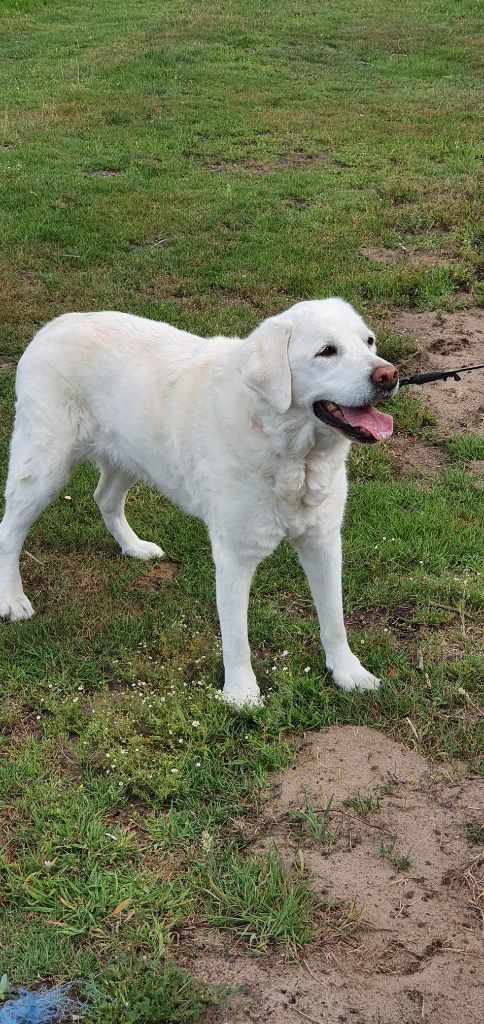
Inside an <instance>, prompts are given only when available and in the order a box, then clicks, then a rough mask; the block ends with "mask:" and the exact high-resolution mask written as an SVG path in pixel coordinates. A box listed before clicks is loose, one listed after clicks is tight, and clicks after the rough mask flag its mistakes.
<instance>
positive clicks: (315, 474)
mask: <svg viewBox="0 0 484 1024" xmlns="http://www.w3.org/2000/svg"><path fill="white" fill-rule="evenodd" d="M273 495H274V509H275V512H276V515H277V517H278V519H279V521H280V523H281V525H282V526H283V528H284V530H285V533H286V535H287V536H293V537H296V536H299V535H300V534H301V533H304V532H305V530H307V529H308V528H310V527H311V525H312V524H313V523H316V522H320V521H321V519H326V520H327V521H332V520H334V519H336V518H339V517H340V516H341V514H342V511H343V507H344V502H345V498H346V470H345V464H344V461H343V460H342V459H340V458H339V459H338V460H336V459H333V458H328V456H327V454H326V453H321V452H318V451H316V452H311V453H310V454H309V455H308V456H307V458H305V459H284V460H281V461H280V464H279V466H278V467H277V470H276V473H275V476H274V486H273Z"/></svg>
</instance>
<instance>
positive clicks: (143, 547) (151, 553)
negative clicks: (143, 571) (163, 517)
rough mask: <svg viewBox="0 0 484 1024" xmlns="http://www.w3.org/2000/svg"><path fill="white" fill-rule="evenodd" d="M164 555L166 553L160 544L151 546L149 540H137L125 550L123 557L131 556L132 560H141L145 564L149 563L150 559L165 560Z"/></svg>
mask: <svg viewBox="0 0 484 1024" xmlns="http://www.w3.org/2000/svg"><path fill="white" fill-rule="evenodd" d="M164 554H165V552H164V551H163V550H162V548H160V547H159V546H158V544H151V543H150V541H149V540H137V541H136V543H134V542H133V543H132V544H129V545H128V547H126V548H123V555H129V557H130V558H141V560H142V561H143V562H147V561H148V559H149V558H163V556H164Z"/></svg>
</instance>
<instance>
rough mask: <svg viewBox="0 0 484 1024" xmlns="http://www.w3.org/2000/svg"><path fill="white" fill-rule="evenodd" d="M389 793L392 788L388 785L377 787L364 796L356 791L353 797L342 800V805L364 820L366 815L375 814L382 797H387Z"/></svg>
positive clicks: (379, 806)
mask: <svg viewBox="0 0 484 1024" xmlns="http://www.w3.org/2000/svg"><path fill="white" fill-rule="evenodd" d="M391 792H392V786H391V785H390V784H388V785H386V786H379V787H377V789H375V790H373V791H372V792H371V793H367V794H366V796H365V795H364V794H362V793H360V791H359V790H358V792H357V793H355V795H354V796H349V797H347V798H346V800H343V804H344V806H345V807H351V808H352V810H354V811H356V813H357V814H359V815H360V816H361V817H362V818H366V815H367V814H375V813H376V812H378V811H379V810H380V808H381V798H382V796H388V795H389V794H390V793H391Z"/></svg>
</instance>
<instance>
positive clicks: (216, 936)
mask: <svg viewBox="0 0 484 1024" xmlns="http://www.w3.org/2000/svg"><path fill="white" fill-rule="evenodd" d="M331 797H332V800H333V803H332V807H331V812H330V816H329V820H328V830H327V831H326V833H325V834H323V835H319V836H316V837H315V835H314V833H313V832H312V830H311V827H310V825H309V824H308V822H306V821H305V820H304V818H301V817H300V816H299V817H297V814H298V812H303V813H304V811H305V809H306V807H308V806H309V807H311V808H313V810H314V811H315V812H316V814H317V815H319V820H320V821H321V820H322V817H321V812H322V810H323V809H324V808H325V807H326V806H327V803H328V800H329V799H330V798H331ZM483 804H484V798H483V792H482V786H481V785H480V784H479V782H478V780H476V779H475V778H473V777H470V776H466V774H465V771H464V769H463V768H462V767H461V766H458V765H456V766H454V767H452V768H451V769H450V770H449V768H448V767H447V768H446V769H445V770H443V769H442V766H439V765H437V764H434V763H432V762H430V761H427V760H426V759H425V758H423V757H421V756H420V755H419V754H417V753H414V752H413V751H411V750H408V749H406V748H405V747H403V746H401V745H400V744H398V743H395V742H393V741H392V740H390V739H388V738H386V737H385V736H384V735H383V734H381V733H379V732H377V731H375V730H373V729H368V728H356V727H350V726H347V727H339V728H337V727H334V728H331V729H328V730H326V731H324V732H320V733H314V734H311V735H310V736H308V737H306V738H305V739H303V740H302V741H301V743H300V747H299V751H298V757H297V763H296V764H295V765H294V766H293V767H292V768H290V769H288V770H286V771H285V772H283V773H281V774H279V775H277V776H275V777H274V779H273V786H272V793H271V796H270V797H269V798H268V799H267V800H266V802H265V803H264V805H263V807H262V812H261V817H260V819H259V820H258V822H257V823H254V825H253V827H252V828H251V827H250V824H249V828H248V834H249V835H250V839H251V841H252V842H254V841H255V843H256V844H257V845H258V846H259V847H262V848H267V847H268V846H269V845H270V844H271V843H273V842H275V843H276V844H277V846H278V847H279V850H280V851H281V854H282V856H283V857H284V858H285V859H286V860H287V861H296V862H297V863H299V864H300V865H304V870H305V871H307V873H308V874H309V877H310V879H311V882H312V884H313V886H314V889H315V890H316V891H317V892H319V893H320V894H321V895H322V896H323V897H324V898H325V899H333V900H338V899H344V900H350V901H353V900H354V901H355V902H356V905H357V907H358V910H359V915H360V916H359V927H358V930H357V932H356V934H353V936H352V939H351V941H344V942H343V941H340V942H338V941H336V942H333V943H331V944H325V943H322V942H319V943H318V942H317V941H316V942H314V943H313V945H312V947H311V948H308V947H306V950H305V952H304V953H303V954H302V955H301V959H300V960H299V962H292V961H289V960H288V959H287V958H285V957H284V956H283V955H281V954H276V953H274V952H272V953H269V954H268V955H266V956H260V957H255V956H253V955H251V952H250V949H249V948H247V947H244V946H243V945H242V944H241V943H240V942H239V943H237V942H236V941H234V940H231V938H230V937H227V935H225V934H221V933H219V932H216V931H203V930H201V929H196V930H195V931H194V932H193V933H192V934H191V935H190V936H188V935H187V936H185V937H184V938H182V940H181V943H180V948H179V956H180V959H181V961H182V962H184V963H186V964H188V965H189V966H190V968H191V970H193V971H194V972H195V973H196V974H198V975H199V976H200V977H202V978H203V979H204V980H206V981H209V982H211V983H213V982H214V981H215V982H218V983H220V984H222V985H227V986H229V987H230V989H231V990H232V991H233V993H234V994H233V996H231V997H230V998H229V1000H228V1001H227V1002H226V1004H225V1005H224V1006H223V1008H222V1009H221V1010H220V1015H219V1017H218V1018H217V1019H219V1020H220V1021H230V1022H234V1024H235V1022H237V1024H249V1022H255V1021H257V1022H258V1024H268V1022H271V1024H283V1022H291V1021H294V1022H296V1021H299V1022H300V1021H301V1020H308V1021H313V1022H316V1024H322V1022H323V1021H324V1024H344V1022H347V1024H349V1022H353V1024H403V1022H412V1024H413V1022H416V1021H417V1020H418V1021H429V1022H430V1021H431V1022H432V1024H450V1022H451V1021H459V1024H477V1022H478V1021H481V1020H482V1017H483V1013H484V998H483V995H482V988H481V985H480V978H481V977H482V969H483V966H484V961H483V954H484V950H483V944H482V899H483V897H482V890H483V858H482V857H481V856H480V852H479V849H476V844H475V843H473V842H472V841H471V840H470V839H469V838H467V837H466V831H465V828H464V823H465V822H469V821H473V822H476V821H482V815H483V811H484V806H483ZM368 808H369V809H368ZM294 812H296V816H295V814H294ZM323 831H324V830H323Z"/></svg>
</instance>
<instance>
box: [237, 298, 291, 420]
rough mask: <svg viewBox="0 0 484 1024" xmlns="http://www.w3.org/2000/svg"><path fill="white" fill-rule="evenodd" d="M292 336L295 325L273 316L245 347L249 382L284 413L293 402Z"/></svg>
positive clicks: (243, 364) (244, 366)
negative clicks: (289, 352)
mask: <svg viewBox="0 0 484 1024" xmlns="http://www.w3.org/2000/svg"><path fill="white" fill-rule="evenodd" d="M290 337H291V324H290V323H288V322H287V320H286V321H284V320H278V319H277V318H276V317H271V318H270V319H269V320H264V323H262V324H261V325H260V327H256V329H255V331H252V334H249V337H248V338H246V340H245V342H244V344H243V346H242V351H243V355H242V362H241V372H242V377H243V379H244V381H245V383H246V384H247V385H248V387H249V388H252V390H253V391H256V392H257V394H259V395H262V397H263V398H265V399H266V401H268V402H269V403H270V405H272V406H273V407H274V408H275V409H277V412H280V413H283V412H287V410H288V409H289V406H290V404H291V368H290V366H289V356H288V347H289V339H290Z"/></svg>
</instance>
